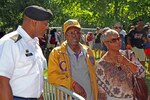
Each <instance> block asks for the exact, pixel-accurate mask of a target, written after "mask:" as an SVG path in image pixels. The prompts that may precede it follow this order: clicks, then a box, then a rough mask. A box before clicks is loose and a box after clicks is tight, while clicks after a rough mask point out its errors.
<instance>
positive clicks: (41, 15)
mask: <svg viewBox="0 0 150 100" xmlns="http://www.w3.org/2000/svg"><path fill="white" fill-rule="evenodd" d="M24 15H26V16H27V17H29V18H31V19H33V20H37V21H44V20H49V19H50V18H52V16H53V13H52V12H51V10H49V9H45V8H43V7H40V6H37V5H32V6H28V7H26V8H25V10H24Z"/></svg>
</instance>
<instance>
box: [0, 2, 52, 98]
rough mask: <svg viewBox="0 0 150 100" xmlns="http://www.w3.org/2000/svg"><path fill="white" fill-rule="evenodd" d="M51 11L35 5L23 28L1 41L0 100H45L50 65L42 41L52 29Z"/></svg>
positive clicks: (26, 13) (31, 7)
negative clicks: (44, 71) (47, 67)
mask: <svg viewBox="0 0 150 100" xmlns="http://www.w3.org/2000/svg"><path fill="white" fill-rule="evenodd" d="M52 16H53V14H52V12H51V11H50V10H46V9H44V8H43V7H40V6H36V5H32V6H28V7H26V8H25V10H24V19H23V23H22V25H21V26H20V25H19V27H18V28H17V30H16V31H13V32H11V33H9V34H7V35H5V36H4V37H2V38H1V40H0V65H1V66H0V100H37V99H38V100H43V96H42V89H43V69H44V67H46V66H47V63H46V59H45V58H44V56H43V53H42V50H41V48H40V46H39V40H38V38H40V37H42V36H43V35H44V33H45V32H46V30H47V29H48V27H49V26H48V20H49V19H50V18H51V17H52Z"/></svg>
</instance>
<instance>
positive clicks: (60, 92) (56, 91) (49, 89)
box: [43, 79, 85, 100]
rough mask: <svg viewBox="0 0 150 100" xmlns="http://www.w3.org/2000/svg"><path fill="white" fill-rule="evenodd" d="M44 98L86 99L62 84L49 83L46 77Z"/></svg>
mask: <svg viewBox="0 0 150 100" xmlns="http://www.w3.org/2000/svg"><path fill="white" fill-rule="evenodd" d="M43 97H44V100H85V99H84V98H83V97H82V96H80V95H78V94H76V93H75V92H73V91H70V90H68V89H66V88H65V87H61V86H54V85H52V84H49V83H48V81H47V79H44V91H43Z"/></svg>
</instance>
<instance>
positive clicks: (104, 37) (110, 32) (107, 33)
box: [100, 29, 118, 43]
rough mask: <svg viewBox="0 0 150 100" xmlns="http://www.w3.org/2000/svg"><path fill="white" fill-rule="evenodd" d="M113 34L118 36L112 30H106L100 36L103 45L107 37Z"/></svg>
mask: <svg viewBox="0 0 150 100" xmlns="http://www.w3.org/2000/svg"><path fill="white" fill-rule="evenodd" d="M113 34H117V35H118V32H117V31H115V30H113V29H108V30H107V31H106V32H104V33H103V34H102V35H101V38H100V39H101V42H102V43H104V42H105V41H108V37H109V36H111V35H113Z"/></svg>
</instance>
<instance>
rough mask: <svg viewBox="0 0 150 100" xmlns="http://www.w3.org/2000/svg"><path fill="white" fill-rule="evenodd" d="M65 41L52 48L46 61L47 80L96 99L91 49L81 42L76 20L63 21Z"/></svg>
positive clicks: (91, 99) (92, 99)
mask: <svg viewBox="0 0 150 100" xmlns="http://www.w3.org/2000/svg"><path fill="white" fill-rule="evenodd" d="M64 35H65V38H66V41H65V42H63V43H62V44H61V46H59V47H56V48H54V49H53V50H52V52H51V53H50V56H49V61H48V81H49V83H51V84H54V85H58V86H64V87H66V88H67V89H69V90H72V91H74V92H76V93H78V94H79V95H81V96H83V97H84V98H86V100H97V90H98V89H97V82H96V76H95V60H94V56H93V53H92V50H91V49H90V48H89V47H87V46H85V45H83V44H81V43H80V42H79V41H80V38H81V26H80V24H79V22H78V21H77V20H74V19H69V20H68V21H66V22H65V23H64Z"/></svg>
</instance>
